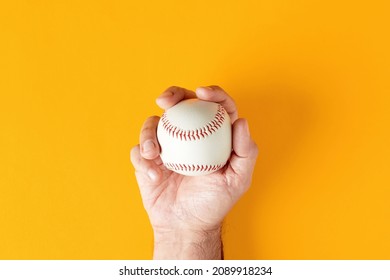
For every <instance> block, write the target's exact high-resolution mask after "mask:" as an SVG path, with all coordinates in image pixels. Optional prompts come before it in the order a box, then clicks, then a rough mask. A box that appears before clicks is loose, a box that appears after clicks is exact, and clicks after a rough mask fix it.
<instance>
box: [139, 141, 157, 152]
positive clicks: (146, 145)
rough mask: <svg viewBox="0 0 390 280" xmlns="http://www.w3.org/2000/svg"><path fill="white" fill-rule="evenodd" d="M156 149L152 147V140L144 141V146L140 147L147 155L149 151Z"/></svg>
mask: <svg viewBox="0 0 390 280" xmlns="http://www.w3.org/2000/svg"><path fill="white" fill-rule="evenodd" d="M155 147H156V145H154V142H153V141H152V140H146V141H145V142H144V144H143V145H142V149H143V151H144V153H149V152H151V151H153V149H154V148H155Z"/></svg>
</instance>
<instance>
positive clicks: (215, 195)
mask: <svg viewBox="0 0 390 280" xmlns="http://www.w3.org/2000/svg"><path fill="white" fill-rule="evenodd" d="M160 169H161V171H162V173H163V179H162V181H161V183H160V184H159V185H158V186H155V187H154V188H153V190H151V191H149V192H146V193H144V194H143V196H144V202H145V207H146V210H147V212H148V214H149V216H150V219H151V223H152V224H153V226H154V227H156V228H165V227H166V226H167V225H169V227H172V224H175V225H176V226H185V227H189V228H191V227H194V228H195V227H196V228H199V227H200V228H202V229H209V228H210V227H213V226H215V225H217V224H220V223H221V221H222V219H223V217H224V216H225V215H226V214H227V212H228V211H229V209H230V207H231V205H232V204H233V203H234V201H235V197H236V196H237V194H234V193H232V191H231V186H230V185H229V184H228V181H229V180H228V179H227V178H228V177H227V176H226V172H225V171H224V170H220V171H217V172H215V173H213V174H210V175H206V176H199V177H187V176H183V175H180V174H177V173H175V172H172V171H170V170H167V169H166V168H165V167H164V166H163V165H160ZM140 185H141V188H142V184H140Z"/></svg>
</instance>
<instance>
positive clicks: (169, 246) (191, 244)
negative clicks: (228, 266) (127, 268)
mask: <svg viewBox="0 0 390 280" xmlns="http://www.w3.org/2000/svg"><path fill="white" fill-rule="evenodd" d="M153 258H154V259H155V260H158V259H160V260H161V259H171V260H180V259H181V260H186V259H187V260H220V259H222V258H223V252H222V240H221V229H220V228H218V229H216V230H213V231H154V253H153Z"/></svg>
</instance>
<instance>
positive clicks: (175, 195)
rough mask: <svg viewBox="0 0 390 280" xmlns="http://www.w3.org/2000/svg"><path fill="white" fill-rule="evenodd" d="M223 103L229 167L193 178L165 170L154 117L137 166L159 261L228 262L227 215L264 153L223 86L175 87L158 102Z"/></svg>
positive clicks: (134, 156) (135, 158)
mask: <svg viewBox="0 0 390 280" xmlns="http://www.w3.org/2000/svg"><path fill="white" fill-rule="evenodd" d="M188 98H199V99H202V100H206V101H212V102H216V103H220V104H221V105H222V106H223V107H224V108H225V109H226V111H227V112H228V114H229V116H230V118H231V121H232V135H233V136H232V137H233V142H232V144H233V151H232V154H231V157H230V159H229V161H228V162H227V164H226V165H225V167H224V168H222V169H220V170H219V171H217V172H215V173H212V174H209V175H205V176H198V177H188V176H183V175H180V174H177V173H175V172H172V171H170V170H168V169H166V168H165V167H164V165H163V164H162V161H161V158H160V156H159V153H160V146H159V144H158V141H157V136H156V131H157V125H158V121H159V117H157V116H153V117H149V118H148V119H147V120H146V121H145V123H144V124H143V127H142V129H141V133H140V140H139V142H140V145H137V146H135V147H133V148H132V150H131V162H132V163H133V165H134V167H135V175H136V178H137V182H138V185H139V189H140V192H141V196H142V201H143V204H144V207H145V210H146V211H147V213H148V215H149V219H150V222H151V225H152V227H153V232H154V254H153V257H154V259H222V258H223V252H222V242H221V226H222V221H223V219H224V217H225V216H226V214H227V213H228V212H229V211H230V209H231V208H232V207H233V205H234V204H235V203H236V202H237V201H238V199H239V198H240V197H241V196H242V195H243V194H244V193H245V192H246V191H247V190H248V188H249V186H250V184H251V181H252V173H253V169H254V166H255V162H256V158H257V155H258V148H257V145H256V144H255V142H254V141H253V140H252V139H251V137H250V133H249V128H248V123H247V121H246V120H245V119H242V118H238V112H237V108H236V105H235V102H234V100H233V99H232V98H231V97H230V96H229V95H228V94H227V93H226V92H225V91H224V90H223V89H222V88H220V87H218V86H209V87H200V88H198V89H196V91H195V92H193V91H190V90H187V89H184V88H180V87H170V88H168V89H167V90H165V91H164V92H163V93H162V94H161V95H160V96H159V97H158V98H157V100H156V103H157V104H158V105H159V106H160V107H161V108H162V109H164V110H166V109H168V108H170V107H172V106H174V105H175V104H177V103H178V102H180V101H181V100H183V99H188Z"/></svg>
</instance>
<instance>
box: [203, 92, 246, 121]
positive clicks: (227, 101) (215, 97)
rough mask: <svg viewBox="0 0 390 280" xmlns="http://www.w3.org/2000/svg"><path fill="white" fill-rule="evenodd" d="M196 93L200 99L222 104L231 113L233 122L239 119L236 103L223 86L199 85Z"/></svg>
mask: <svg viewBox="0 0 390 280" xmlns="http://www.w3.org/2000/svg"><path fill="white" fill-rule="evenodd" d="M196 95H197V96H198V98H199V99H202V100H205V101H211V102H216V103H219V104H221V105H222V106H223V107H224V108H225V110H226V112H227V113H228V114H229V116H230V119H231V121H232V123H234V122H235V121H236V120H237V119H238V112H237V107H236V103H235V102H234V100H233V98H232V97H231V96H229V94H227V93H226V91H224V90H223V89H222V88H221V87H219V86H208V87H199V88H197V89H196Z"/></svg>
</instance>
